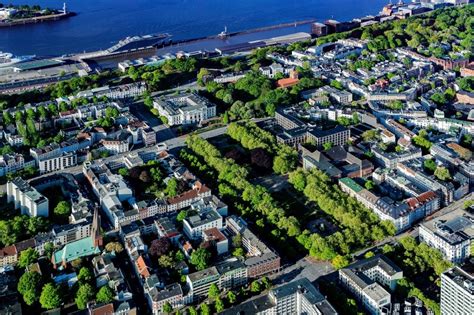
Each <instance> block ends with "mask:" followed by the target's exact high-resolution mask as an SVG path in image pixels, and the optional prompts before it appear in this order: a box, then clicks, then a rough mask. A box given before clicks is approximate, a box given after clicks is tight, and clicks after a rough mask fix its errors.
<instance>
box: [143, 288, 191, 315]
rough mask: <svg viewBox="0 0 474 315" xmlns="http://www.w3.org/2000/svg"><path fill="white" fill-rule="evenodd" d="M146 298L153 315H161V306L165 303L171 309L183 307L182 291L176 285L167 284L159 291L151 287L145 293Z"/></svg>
mask: <svg viewBox="0 0 474 315" xmlns="http://www.w3.org/2000/svg"><path fill="white" fill-rule="evenodd" d="M146 298H147V302H148V306H149V307H150V309H151V312H152V314H153V315H160V314H163V306H164V305H165V304H167V303H169V304H170V305H171V307H173V309H177V308H181V307H183V306H184V300H183V290H182V289H181V286H180V285H179V284H178V283H172V284H169V285H167V286H166V287H164V288H163V289H161V290H160V289H158V288H157V287H153V288H152V289H151V290H149V291H148V292H147V294H146Z"/></svg>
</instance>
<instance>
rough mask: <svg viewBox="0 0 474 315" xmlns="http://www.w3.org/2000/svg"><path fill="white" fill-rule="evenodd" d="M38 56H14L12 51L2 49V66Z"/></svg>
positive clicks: (0, 63)
mask: <svg viewBox="0 0 474 315" xmlns="http://www.w3.org/2000/svg"><path fill="white" fill-rule="evenodd" d="M35 57H36V56H35V55H32V56H14V55H13V54H11V53H7V52H1V51H0V68H5V67H10V66H13V65H15V64H17V63H20V62H25V61H28V60H31V59H34V58H35Z"/></svg>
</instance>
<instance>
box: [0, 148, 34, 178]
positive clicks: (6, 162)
mask: <svg viewBox="0 0 474 315" xmlns="http://www.w3.org/2000/svg"><path fill="white" fill-rule="evenodd" d="M34 166H35V161H34V160H31V159H30V160H26V159H25V158H24V157H23V155H22V154H19V153H12V154H4V155H0V176H6V175H7V174H9V173H15V172H18V171H20V170H22V169H24V168H26V167H34Z"/></svg>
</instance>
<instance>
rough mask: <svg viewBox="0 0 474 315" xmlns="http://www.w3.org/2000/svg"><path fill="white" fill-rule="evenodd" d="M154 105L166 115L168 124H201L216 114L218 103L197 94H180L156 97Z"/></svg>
mask: <svg viewBox="0 0 474 315" xmlns="http://www.w3.org/2000/svg"><path fill="white" fill-rule="evenodd" d="M153 107H154V108H155V109H157V110H158V112H159V113H160V115H161V116H164V117H166V119H167V120H168V125H170V126H174V125H184V124H199V123H201V122H202V121H204V120H207V119H209V118H212V117H214V116H216V105H215V104H212V103H211V102H209V101H208V100H207V99H205V98H204V97H202V96H199V95H197V94H191V93H186V94H180V95H173V96H165V97H161V98H158V99H155V101H154V102H153Z"/></svg>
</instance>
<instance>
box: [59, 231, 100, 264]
mask: <svg viewBox="0 0 474 315" xmlns="http://www.w3.org/2000/svg"><path fill="white" fill-rule="evenodd" d="M98 253H100V249H99V247H98V246H95V245H94V240H93V238H92V237H90V236H89V237H86V238H82V239H80V240H77V241H74V242H71V243H68V244H66V245H64V247H63V248H62V249H60V250H58V251H56V252H55V253H54V254H53V261H54V263H55V264H60V263H62V262H65V263H68V262H71V261H73V260H75V259H77V258H80V257H85V256H90V255H95V254H98Z"/></svg>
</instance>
